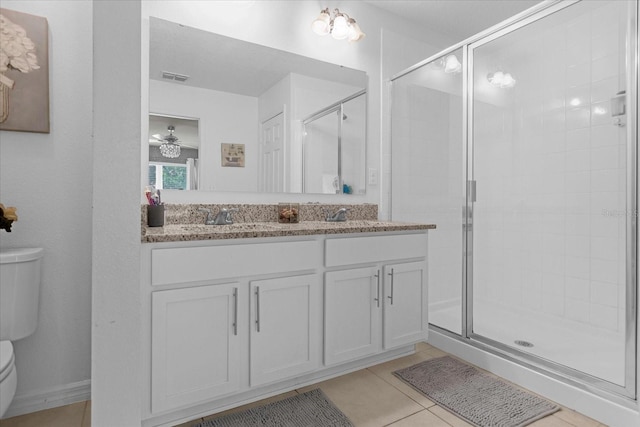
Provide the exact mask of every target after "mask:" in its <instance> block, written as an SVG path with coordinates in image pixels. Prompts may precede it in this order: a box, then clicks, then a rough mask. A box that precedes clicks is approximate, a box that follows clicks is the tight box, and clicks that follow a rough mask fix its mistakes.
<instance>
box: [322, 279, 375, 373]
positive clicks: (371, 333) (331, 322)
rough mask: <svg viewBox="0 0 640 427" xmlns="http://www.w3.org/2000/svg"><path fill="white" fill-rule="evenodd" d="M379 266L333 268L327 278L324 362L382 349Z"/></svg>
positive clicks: (338, 360)
mask: <svg viewBox="0 0 640 427" xmlns="http://www.w3.org/2000/svg"><path fill="white" fill-rule="evenodd" d="M380 277H381V271H380V269H379V268H378V267H375V266H374V267H365V268H354V269H350V270H345V271H332V272H328V273H326V274H325V279H324V298H325V299H324V302H325V304H324V336H325V340H324V363H325V365H334V364H336V363H340V362H344V361H347V360H352V359H357V358H359V357H364V356H369V355H372V354H376V353H378V352H379V351H380V349H381V336H382V334H381V324H380V320H381V319H382V304H383V303H384V302H383V301H382V288H381V286H382V284H381V282H380V280H379V279H380Z"/></svg>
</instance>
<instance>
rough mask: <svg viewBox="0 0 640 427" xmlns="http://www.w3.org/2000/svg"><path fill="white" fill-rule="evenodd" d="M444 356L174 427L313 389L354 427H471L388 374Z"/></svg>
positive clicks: (58, 417) (570, 422)
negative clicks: (324, 396) (324, 395)
mask: <svg viewBox="0 0 640 427" xmlns="http://www.w3.org/2000/svg"><path fill="white" fill-rule="evenodd" d="M445 354H446V353H444V352H442V351H440V350H438V349H437V348H435V347H432V346H430V345H429V344H422V343H421V344H418V345H417V346H416V353H415V354H413V355H411V356H407V357H403V358H400V359H396V360H392V361H390V362H387V363H383V364H380V365H376V366H372V367H370V368H367V369H362V370H360V371H356V372H353V373H351V374H347V375H343V376H341V377H337V378H333V379H331V380H328V381H324V382H321V383H318V384H314V385H312V386H309V387H304V388H301V389H298V390H295V391H291V392H289V393H284V394H280V395H278V396H274V397H272V398H270V399H265V400H262V401H259V402H254V403H252V404H250V405H246V406H241V407H239V408H235V409H231V410H229V411H226V412H222V413H220V414H216V415H212V416H210V417H205V418H202V419H197V420H193V421H191V422H188V423H184V424H181V425H180V426H178V427H191V426H192V425H193V424H196V423H198V422H200V421H202V420H206V419H209V418H215V417H218V416H221V415H224V414H227V413H229V412H237V411H241V410H243V409H246V408H248V407H252V406H257V405H262V404H265V403H268V402H272V401H275V400H280V399H284V398H287V397H289V396H293V395H295V394H296V393H304V392H306V391H309V390H311V389H314V388H320V389H322V391H324V393H325V394H326V395H327V396H328V397H329V398H330V399H331V401H332V402H333V403H334V404H335V405H336V406H337V407H338V408H340V410H341V411H342V412H344V414H345V415H346V416H347V417H349V419H350V420H351V422H353V424H355V425H356V426H358V427H360V426H363V427H374V426H375V427H378V426H379V427H382V426H393V427H418V426H419V427H466V426H470V424H468V423H466V422H465V421H463V420H462V419H460V418H458V417H456V416H455V415H452V414H451V413H450V412H448V411H446V410H445V409H443V408H441V407H440V406H438V405H436V404H435V403H433V402H432V401H430V400H429V399H427V398H426V397H425V396H424V395H422V394H421V393H419V392H417V391H415V390H414V389H413V388H411V387H410V386H408V385H407V384H405V383H404V382H402V381H400V380H399V379H397V378H396V377H395V376H394V375H393V374H392V372H393V371H395V370H398V369H401V368H405V367H408V366H411V365H413V364H415V363H418V362H421V361H423V360H427V359H431V358H433V357H439V356H443V355H445ZM90 421H91V405H90V402H79V403H74V404H72V405H67V406H62V407H59V408H54V409H49V410H45V411H40V412H35V413H33V414H28V415H22V416H19V417H13V418H8V419H4V420H0V427H41V426H47V427H59V426H60V427H89V426H90ZM530 426H531V427H572V426H573V427H605V426H604V425H603V424H601V423H599V422H597V421H595V420H592V419H591V418H588V417H586V416H584V415H582V414H579V413H577V412H575V411H572V410H570V409H567V408H562V410H560V411H558V412H556V413H555V414H553V415H550V416H548V417H545V418H543V419H541V420H539V421H536V422H535V423H533V424H530Z"/></svg>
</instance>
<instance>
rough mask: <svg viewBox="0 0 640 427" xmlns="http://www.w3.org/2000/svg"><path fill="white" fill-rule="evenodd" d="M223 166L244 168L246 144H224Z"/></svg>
mask: <svg viewBox="0 0 640 427" xmlns="http://www.w3.org/2000/svg"><path fill="white" fill-rule="evenodd" d="M222 166H223V167H236V168H243V167H244V144H222Z"/></svg>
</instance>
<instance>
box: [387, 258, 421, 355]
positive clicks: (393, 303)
mask: <svg viewBox="0 0 640 427" xmlns="http://www.w3.org/2000/svg"><path fill="white" fill-rule="evenodd" d="M384 295H385V298H384V301H385V305H384V321H383V325H384V326H383V329H384V332H383V340H384V343H383V344H384V348H385V349H388V348H393V347H398V346H401V345H405V344H411V343H415V342H419V341H423V340H424V339H425V338H426V332H427V316H426V314H427V310H426V307H427V268H426V263H425V262H410V263H404V264H390V265H386V266H385V267H384Z"/></svg>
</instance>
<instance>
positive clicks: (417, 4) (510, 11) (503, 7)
mask: <svg viewBox="0 0 640 427" xmlns="http://www.w3.org/2000/svg"><path fill="white" fill-rule="evenodd" d="M362 1H363V2H364V3H368V4H370V5H373V6H375V7H378V8H380V9H383V10H385V11H386V12H389V13H393V14H395V15H398V16H400V17H401V18H404V19H406V20H408V21H412V22H415V23H418V24H421V25H424V26H425V27H427V28H429V29H430V30H431V31H434V32H436V33H440V34H443V35H445V36H447V37H450V38H452V39H453V40H456V41H462V40H464V39H466V38H468V37H471V36H473V35H474V34H477V33H479V32H481V31H483V30H485V29H487V28H489V27H491V26H493V25H495V24H498V23H500V22H502V21H504V20H505V19H508V18H510V17H512V16H514V15H517V14H518V13H520V12H522V11H524V10H526V9H529V8H530V7H532V6H535V5H536V4H538V3H541V2H540V1H539V0H362Z"/></svg>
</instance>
